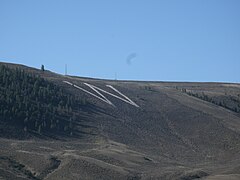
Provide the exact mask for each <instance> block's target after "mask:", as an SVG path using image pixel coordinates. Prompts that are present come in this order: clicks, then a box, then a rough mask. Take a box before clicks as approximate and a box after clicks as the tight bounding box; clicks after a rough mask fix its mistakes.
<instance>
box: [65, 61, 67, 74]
mask: <svg viewBox="0 0 240 180" xmlns="http://www.w3.org/2000/svg"><path fill="white" fill-rule="evenodd" d="M66 75H67V64H65V76H66Z"/></svg>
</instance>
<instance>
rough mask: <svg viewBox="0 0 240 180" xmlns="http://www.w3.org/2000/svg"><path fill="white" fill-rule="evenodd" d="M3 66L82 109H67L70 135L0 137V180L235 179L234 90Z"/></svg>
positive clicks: (239, 158)
mask: <svg viewBox="0 0 240 180" xmlns="http://www.w3.org/2000/svg"><path fill="white" fill-rule="evenodd" d="M5 66H8V67H9V68H11V69H14V68H16V67H17V68H19V69H22V70H24V71H25V72H27V73H34V74H35V75H36V76H40V77H41V78H44V80H45V81H47V82H49V83H53V84H54V85H55V86H57V87H60V88H61V89H62V92H64V93H66V94H70V95H71V96H76V97H80V99H84V101H85V103H84V105H74V107H73V109H75V110H74V114H75V116H76V117H77V118H75V124H74V132H75V134H76V136H74V137H72V136H62V135H61V134H58V135H57V137H58V139H59V140H57V141H53V140H52V139H51V137H48V138H47V139H45V140H43V139H42V136H43V135H44V133H41V134H42V135H40V136H37V137H38V139H37V140H36V136H35V134H31V132H30V134H31V135H32V137H34V139H35V140H31V139H30V140H27V141H19V140H13V139H1V142H2V144H4V146H1V148H0V152H1V157H0V158H2V159H4V161H2V163H0V164H1V166H0V170H1V173H0V174H1V175H0V177H1V176H3V177H8V176H9V177H10V176H11V177H21V178H38V179H80V177H81V178H83V179H151V178H152V179H157V178H159V179H194V178H209V179H214V178H217V177H225V178H226V179H227V178H228V177H231V178H236V179H237V178H238V177H239V174H240V166H239V163H240V155H239V151H240V115H239V108H238V107H239V105H240V104H239V102H240V101H239V94H240V84H227V83H170V82H131V81H111V80H101V79H90V78H79V77H71V76H62V75H58V74H55V73H52V72H50V71H45V72H44V73H43V72H42V71H40V70H37V69H32V68H28V67H25V66H20V65H14V64H5ZM196 94H198V95H196ZM205 96H207V98H206V97H205ZM204 97H205V98H204ZM210 99H211V100H210ZM220 102H221V103H222V104H220ZM223 102H224V103H223ZM223 104H224V106H223ZM61 118H63V119H64V116H62V117H61ZM68 119H69V118H68ZM66 121H67V120H66ZM45 136H47V134H46V133H45V135H44V137H45ZM65 140H67V141H65ZM9 150H11V151H9ZM29 158H30V159H29ZM27 159H28V160H27ZM40 159H41V161H39V160H40ZM36 161H38V162H39V163H37V164H36ZM3 162H4V163H3ZM16 163H17V164H18V166H20V167H22V168H18V171H16V168H14V167H15V166H16ZM14 164H15V165H14ZM8 166H11V167H13V168H12V171H10V172H9V171H6V167H8ZM9 173H10V174H9Z"/></svg>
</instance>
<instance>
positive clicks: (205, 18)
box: [0, 0, 240, 82]
mask: <svg viewBox="0 0 240 180" xmlns="http://www.w3.org/2000/svg"><path fill="white" fill-rule="evenodd" d="M239 9H240V1H239V0H181V1H179V0H165V1H163V0H118V1H117V0H101V1H99V0H64V1H63V0H41V1H33V0H21V1H20V0H0V61H6V62H14V63H21V64H25V65H28V66H33V67H37V68H40V66H41V64H44V65H45V67H46V69H50V70H52V71H55V72H58V73H62V74H64V66H65V64H67V65H68V73H69V74H72V75H78V76H88V77H96V78H106V79H114V78H115V74H116V75H117V78H118V79H131V80H158V81H216V82H240V10H239Z"/></svg>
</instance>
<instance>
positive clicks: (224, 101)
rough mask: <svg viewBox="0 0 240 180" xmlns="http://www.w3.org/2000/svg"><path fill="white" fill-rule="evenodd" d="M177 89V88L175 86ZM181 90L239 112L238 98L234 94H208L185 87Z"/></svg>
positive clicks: (239, 103) (239, 101)
mask: <svg viewBox="0 0 240 180" xmlns="http://www.w3.org/2000/svg"><path fill="white" fill-rule="evenodd" d="M176 89H177V90H179V88H177V87H176ZM181 92H183V93H186V94H188V95H189V96H194V97H196V98H199V99H202V100H204V101H208V102H211V103H213V104H216V105H218V106H222V107H224V108H226V109H229V110H231V111H234V112H236V113H239V112H240V100H239V98H236V97H234V96H231V95H228V94H227V93H226V92H225V95H224V96H212V97H211V96H209V95H206V94H205V93H204V92H198V91H192V90H188V89H185V88H181Z"/></svg>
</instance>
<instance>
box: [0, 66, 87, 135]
mask: <svg viewBox="0 0 240 180" xmlns="http://www.w3.org/2000/svg"><path fill="white" fill-rule="evenodd" d="M43 69H44V68H43ZM0 85H1V87H0V121H1V122H2V123H4V124H7V125H12V126H16V127H18V128H20V129H22V130H24V131H25V132H28V131H35V132H37V133H39V134H41V133H49V132H66V133H68V134H72V133H73V129H74V126H73V124H74V119H76V117H75V116H76V115H75V114H74V107H78V106H79V105H81V104H82V103H83V101H81V99H79V98H78V97H75V96H73V95H71V94H67V93H66V92H63V89H62V88H60V87H58V86H57V85H54V84H53V83H51V82H49V81H47V80H45V79H43V78H41V77H39V76H36V75H35V74H31V73H27V72H25V71H24V70H22V69H19V68H16V69H10V68H8V67H6V66H4V65H0ZM73 117H75V118H73Z"/></svg>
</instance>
